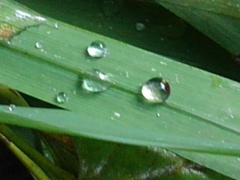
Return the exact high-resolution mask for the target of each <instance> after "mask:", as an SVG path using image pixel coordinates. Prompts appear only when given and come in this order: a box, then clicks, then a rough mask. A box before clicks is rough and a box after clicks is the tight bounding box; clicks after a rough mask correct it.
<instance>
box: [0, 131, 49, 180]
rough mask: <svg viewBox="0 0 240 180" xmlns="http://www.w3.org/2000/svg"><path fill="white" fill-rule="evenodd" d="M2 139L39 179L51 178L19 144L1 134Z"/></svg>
mask: <svg viewBox="0 0 240 180" xmlns="http://www.w3.org/2000/svg"><path fill="white" fill-rule="evenodd" d="M0 139H1V140H2V141H3V142H4V143H5V144H6V146H7V147H8V148H9V150H10V151H12V153H14V154H15V155H16V156H17V157H18V159H19V160H20V161H21V162H22V163H23V164H24V165H25V166H26V168H27V169H28V170H29V172H31V174H32V175H33V176H34V177H35V178H37V179H46V180H47V179H50V178H49V177H48V176H47V175H46V174H45V173H44V171H43V170H42V169H41V168H40V167H39V166H38V165H37V164H36V163H35V162H34V161H32V160H31V159H30V158H29V157H28V156H26V155H25V154H24V153H23V152H22V151H21V150H20V149H19V148H18V147H17V146H15V145H14V143H12V142H11V141H9V140H8V139H7V138H6V137H5V136H3V135H2V134H0Z"/></svg>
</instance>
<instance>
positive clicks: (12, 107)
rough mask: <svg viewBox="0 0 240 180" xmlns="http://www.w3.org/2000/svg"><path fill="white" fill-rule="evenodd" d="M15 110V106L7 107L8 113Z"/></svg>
mask: <svg viewBox="0 0 240 180" xmlns="http://www.w3.org/2000/svg"><path fill="white" fill-rule="evenodd" d="M15 108H16V105H15V104H10V105H9V106H8V111H11V112H12V111H14V109H15Z"/></svg>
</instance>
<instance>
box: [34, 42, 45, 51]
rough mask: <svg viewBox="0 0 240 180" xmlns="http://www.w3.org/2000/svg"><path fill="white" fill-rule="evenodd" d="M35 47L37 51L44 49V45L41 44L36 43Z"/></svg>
mask: <svg viewBox="0 0 240 180" xmlns="http://www.w3.org/2000/svg"><path fill="white" fill-rule="evenodd" d="M35 47H36V48H37V49H42V48H43V47H42V44H41V43H40V42H36V43H35Z"/></svg>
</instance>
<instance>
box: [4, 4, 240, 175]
mask: <svg viewBox="0 0 240 180" xmlns="http://www.w3.org/2000/svg"><path fill="white" fill-rule="evenodd" d="M10 2H12V1H4V5H5V6H9V3H10ZM9 7H11V8H13V7H12V5H11V6H9ZM17 7H18V5H17ZM26 12H27V13H32V12H28V10H27V9H26ZM0 20H1V21H3V22H4V23H9V22H8V21H7V20H6V19H5V16H3V15H2V14H0ZM17 21H21V19H17ZM26 21H28V19H27V20H26ZM56 22H57V21H56V20H53V19H50V18H46V22H45V23H41V24H39V25H38V26H37V27H32V26H30V27H27V28H25V27H24V28H22V29H21V33H20V34H14V36H13V38H12V39H11V41H10V44H8V43H5V41H4V40H3V41H2V45H1V47H0V59H1V66H0V83H2V84H4V85H8V86H9V87H11V88H13V89H16V90H19V91H21V92H24V93H26V94H28V95H31V96H33V97H36V98H38V99H41V100H44V101H46V102H49V103H51V104H55V105H57V106H59V107H62V108H64V109H67V110H70V111H62V110H58V111H56V110H46V109H29V108H16V110H14V111H13V112H9V111H8V110H7V108H6V107H4V106H2V107H1V109H0V115H1V116H0V118H1V122H5V123H12V124H15V125H20V126H25V127H31V128H36V129H40V130H44V131H53V132H59V133H67V134H71V135H83V136H87V137H92V138H97V139H102V140H108V141H114V142H122V143H127V144H134V145H144V146H159V147H163V148H168V149H170V150H173V151H174V152H176V153H179V154H180V155H182V156H184V157H186V158H188V159H191V160H194V161H195V162H198V163H200V164H202V165H205V166H207V167H209V168H211V169H214V170H216V171H218V172H220V173H223V174H225V175H227V176H229V177H232V178H237V177H238V174H239V167H240V166H239V163H240V161H239V160H238V157H239V150H240V148H239V138H240V136H239V133H240V124H239V121H238V120H239V117H240V112H239V111H238V107H239V101H236V99H239V98H240V94H239V89H240V84H239V83H237V82H235V81H232V80H229V79H226V78H223V77H221V76H217V75H214V74H212V73H208V72H205V71H202V70H200V69H197V68H193V67H191V66H187V65H184V64H182V63H178V62H175V61H173V60H171V59H168V58H165V57H163V56H160V55H157V54H153V53H151V52H148V51H144V50H142V49H139V48H136V47H133V46H130V45H128V44H125V43H122V42H119V41H116V40H112V39H110V38H107V37H104V36H100V35H97V34H94V33H91V32H89V31H86V30H83V29H79V28H76V27H73V26H70V25H67V24H64V23H61V22H58V25H59V28H58V29H56V28H55V27H54V24H55V23H56ZM20 28H21V27H20ZM95 40H102V41H104V43H105V44H106V46H107V49H108V52H109V54H108V55H107V56H106V57H105V58H102V59H98V60H93V59H91V58H89V57H88V56H87V54H86V48H87V46H88V45H89V44H91V42H92V41H95ZM37 42H39V43H40V44H41V46H42V48H36V47H35V45H36V43H37ZM92 68H94V69H99V70H101V71H103V72H106V73H110V74H112V80H113V83H112V86H111V87H110V89H109V90H107V91H106V92H103V93H100V94H91V93H88V92H86V91H84V90H83V89H82V88H81V83H82V79H83V78H84V77H85V76H87V75H85V72H86V71H87V70H89V69H92ZM160 75H161V76H163V78H165V79H166V80H167V81H168V82H169V83H170V86H171V95H170V98H169V100H168V101H167V103H166V104H163V105H153V104H149V103H147V102H145V101H144V100H143V98H142V96H141V94H140V87H141V85H142V84H144V83H145V82H146V81H147V80H149V79H150V78H152V77H158V76H160ZM59 92H65V93H66V94H67V96H68V99H69V100H68V101H67V102H66V103H63V104H59V103H58V102H57V101H56V96H57V95H58V93H59ZM226 162H228V163H226Z"/></svg>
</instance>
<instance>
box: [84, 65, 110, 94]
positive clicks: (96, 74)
mask: <svg viewBox="0 0 240 180" xmlns="http://www.w3.org/2000/svg"><path fill="white" fill-rule="evenodd" d="M110 86H111V75H109V74H105V73H103V72H101V71H99V70H97V69H91V70H89V71H87V72H86V73H85V77H84V78H83V80H82V88H83V89H84V90H86V91H87V92H93V93H98V92H103V91H106V90H107V89H108V88H109V87H110Z"/></svg>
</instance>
